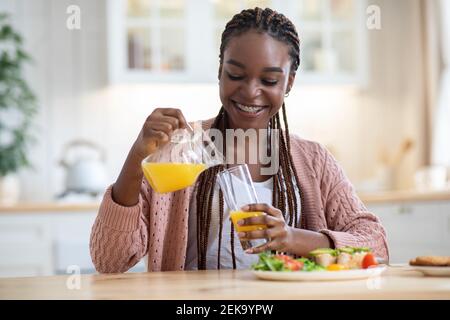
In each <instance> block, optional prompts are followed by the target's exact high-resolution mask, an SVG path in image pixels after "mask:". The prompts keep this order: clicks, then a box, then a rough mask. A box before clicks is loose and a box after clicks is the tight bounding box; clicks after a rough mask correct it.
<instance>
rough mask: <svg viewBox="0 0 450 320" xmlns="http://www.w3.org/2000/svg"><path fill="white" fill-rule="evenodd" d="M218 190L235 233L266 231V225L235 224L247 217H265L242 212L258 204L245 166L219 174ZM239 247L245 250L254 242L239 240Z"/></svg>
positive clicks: (255, 213)
mask: <svg viewBox="0 0 450 320" xmlns="http://www.w3.org/2000/svg"><path fill="white" fill-rule="evenodd" d="M217 179H218V182H219V186H220V189H221V190H222V193H223V197H224V200H225V203H226V205H227V207H228V209H229V210H230V219H231V221H232V222H233V225H234V228H235V230H236V231H237V232H248V231H254V230H263V229H266V228H267V226H266V225H246V226H240V225H238V224H237V222H238V221H239V220H241V219H245V218H249V217H257V216H261V215H265V213H264V212H260V211H242V210H241V208H242V207H243V206H245V205H248V204H252V203H258V196H257V194H256V191H255V186H254V184H253V181H252V178H251V175H250V172H249V170H248V167H247V165H246V164H243V165H238V166H235V167H232V168H229V169H226V170H223V171H221V172H219V174H218V176H217ZM240 242H241V246H242V248H243V249H244V250H247V249H249V248H251V247H254V246H255V242H256V241H255V240H253V241H252V240H240ZM252 242H253V243H252Z"/></svg>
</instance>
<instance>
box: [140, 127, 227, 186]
mask: <svg viewBox="0 0 450 320" xmlns="http://www.w3.org/2000/svg"><path fill="white" fill-rule="evenodd" d="M194 127H195V128H196V129H195V130H194V129H193V128H192V127H191V126H190V125H189V127H188V128H186V129H177V130H175V131H174V132H173V134H172V136H171V138H170V141H169V142H168V143H167V144H165V145H164V146H163V147H161V148H160V149H159V150H157V151H156V152H154V153H152V154H150V155H149V156H147V157H146V158H145V159H144V160H143V161H142V164H141V165H142V171H143V172H144V176H145V178H146V179H147V181H148V183H149V184H150V186H151V187H152V188H153V190H155V191H156V192H158V193H167V192H173V191H177V190H181V189H184V188H186V187H188V186H190V185H192V184H194V182H195V181H196V180H197V178H198V176H199V175H200V174H201V173H202V172H203V171H204V170H206V169H207V168H209V167H212V166H215V165H219V164H223V163H224V158H223V155H222V154H221V153H220V152H219V151H218V150H217V148H216V146H215V145H214V143H213V142H212V141H211V139H210V138H209V136H208V135H207V133H206V132H205V131H203V130H202V129H201V126H200V125H195V126H194Z"/></svg>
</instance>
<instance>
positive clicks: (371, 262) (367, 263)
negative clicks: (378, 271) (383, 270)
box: [362, 253, 378, 269]
mask: <svg viewBox="0 0 450 320" xmlns="http://www.w3.org/2000/svg"><path fill="white" fill-rule="evenodd" d="M377 264H378V262H377V260H376V259H375V256H374V255H373V254H371V253H368V254H366V255H365V256H364V258H363V261H362V267H363V269H367V268H369V267H371V266H376V265H377Z"/></svg>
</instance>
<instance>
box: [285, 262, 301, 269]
mask: <svg viewBox="0 0 450 320" xmlns="http://www.w3.org/2000/svg"><path fill="white" fill-rule="evenodd" d="M284 265H285V266H286V268H288V269H289V270H291V271H298V270H301V269H303V262H301V261H297V260H291V261H287V262H285V263H284Z"/></svg>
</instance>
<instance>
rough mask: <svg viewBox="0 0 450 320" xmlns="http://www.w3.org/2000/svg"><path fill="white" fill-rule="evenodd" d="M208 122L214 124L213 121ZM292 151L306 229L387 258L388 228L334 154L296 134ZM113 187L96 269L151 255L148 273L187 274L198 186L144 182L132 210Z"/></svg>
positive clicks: (96, 233) (99, 228) (125, 265)
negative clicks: (171, 187)
mask: <svg viewBox="0 0 450 320" xmlns="http://www.w3.org/2000/svg"><path fill="white" fill-rule="evenodd" d="M205 123H206V124H205ZM204 124H205V127H208V126H210V125H211V120H209V121H205V122H204ZM291 153H292V158H293V161H294V165H295V168H296V171H297V174H298V178H299V180H300V189H301V190H302V196H303V198H302V199H301V200H302V214H303V215H304V216H303V219H306V220H305V222H306V228H307V229H308V230H312V231H317V232H322V233H324V234H326V235H328V236H329V237H330V238H331V240H332V241H333V242H334V246H335V247H342V246H360V247H361V246H364V247H370V248H372V249H373V251H374V253H375V254H376V255H377V256H379V257H382V258H384V259H388V256H389V253H388V247H387V241H386V232H385V229H384V228H383V226H382V225H381V224H380V221H379V219H378V218H377V217H376V216H375V215H373V214H372V213H370V212H368V210H367V209H366V207H365V206H364V204H363V203H362V202H361V200H360V199H359V198H358V196H357V195H356V194H355V191H354V188H353V186H352V184H351V183H350V181H349V180H348V178H347V177H346V176H345V174H344V172H343V170H342V169H341V167H340V166H339V165H338V163H337V162H336V160H335V159H334V158H333V156H332V155H331V154H330V153H329V152H328V151H327V150H326V149H325V148H324V147H323V146H322V145H320V144H319V143H316V142H311V141H307V140H304V139H301V138H299V137H297V136H295V135H291ZM111 189H112V186H110V187H109V188H108V189H107V190H106V192H105V195H104V197H103V201H102V203H101V205H100V209H99V212H98V215H97V218H96V220H95V223H94V225H93V227H92V232H91V239H90V251H91V257H92V261H93V263H94V265H95V268H96V269H97V271H99V272H101V273H115V272H125V271H127V270H128V269H130V268H131V267H133V266H134V265H135V264H137V263H138V262H139V261H140V260H141V258H142V257H144V256H145V255H146V254H148V271H169V270H183V269H184V261H185V258H186V248H187V235H188V214H189V212H188V210H189V201H190V198H191V197H192V196H193V189H194V187H193V186H191V187H188V188H186V189H184V190H180V191H176V192H173V193H168V194H158V193H155V192H153V190H152V189H151V187H150V186H149V184H148V183H147V181H146V180H145V179H143V180H142V185H141V191H140V196H139V203H138V204H136V205H135V206H132V207H124V206H121V205H119V204H117V203H115V202H114V200H113V199H112V197H111Z"/></svg>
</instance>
